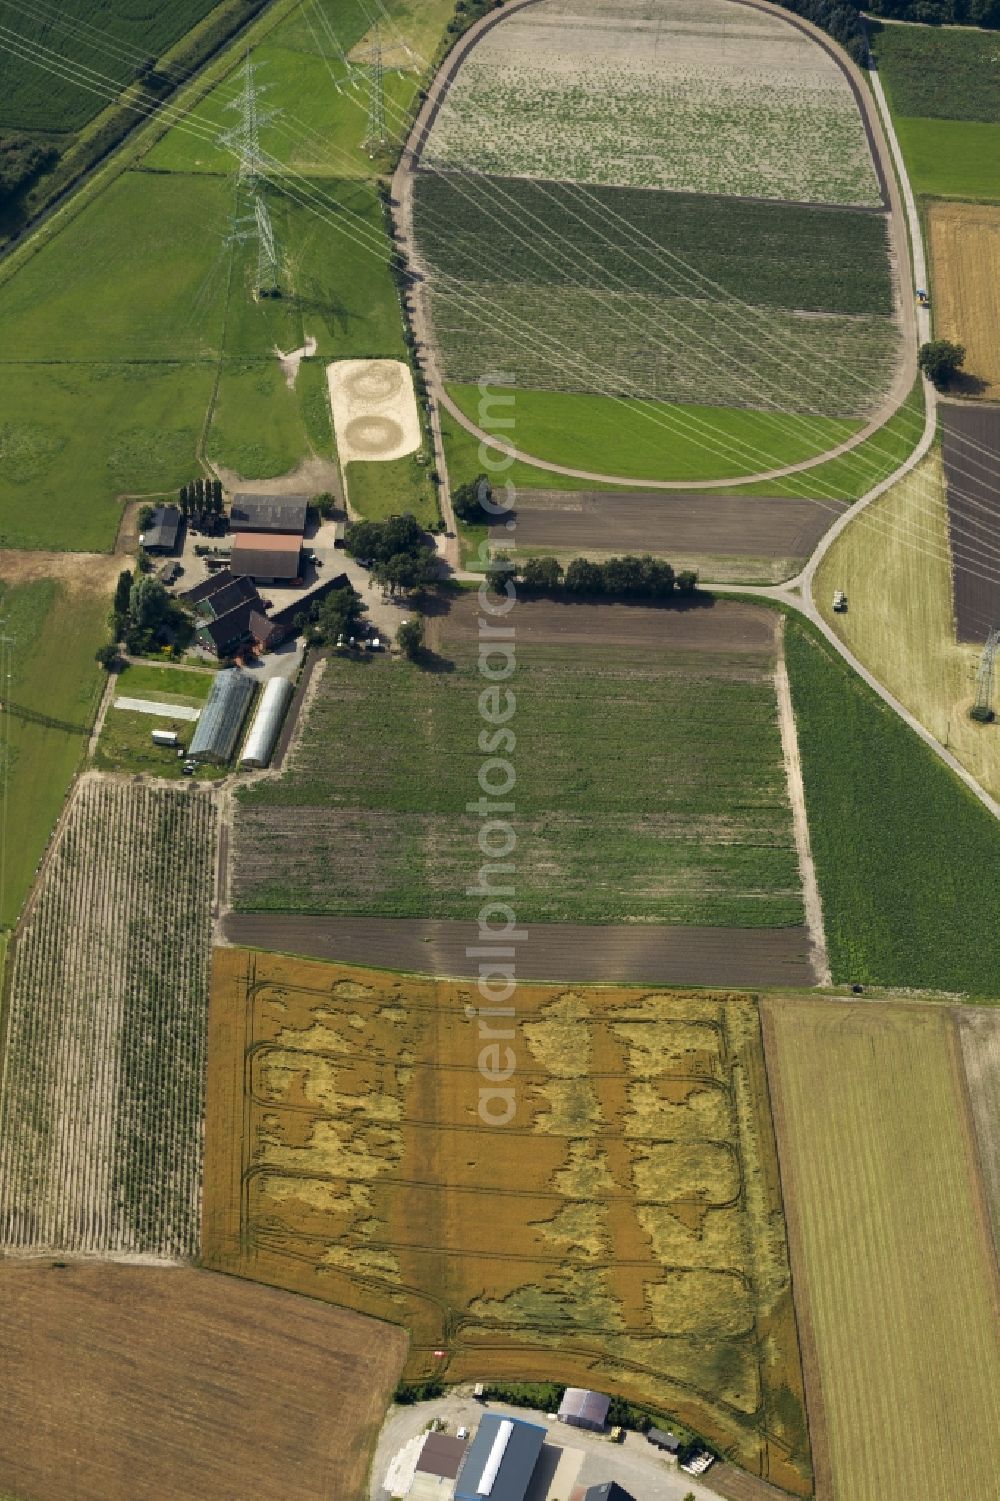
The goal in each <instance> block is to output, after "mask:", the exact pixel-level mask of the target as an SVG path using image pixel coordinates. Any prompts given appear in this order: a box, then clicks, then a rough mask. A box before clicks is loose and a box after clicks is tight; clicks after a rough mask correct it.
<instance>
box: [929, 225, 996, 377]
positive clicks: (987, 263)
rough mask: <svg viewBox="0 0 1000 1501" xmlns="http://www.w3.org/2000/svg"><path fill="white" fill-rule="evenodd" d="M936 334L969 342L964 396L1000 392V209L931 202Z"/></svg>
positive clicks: (930, 226)
mask: <svg viewBox="0 0 1000 1501" xmlns="http://www.w3.org/2000/svg"><path fill="white" fill-rule="evenodd" d="M927 224H928V228H929V230H930V250H931V268H932V273H933V278H934V280H933V292H934V334H935V337H936V338H942V339H954V340H955V341H956V343H958V344H964V346H965V368H964V376H963V381H962V386H963V395H968V396H985V397H987V398H989V399H990V400H993V401H995V400H996V399H997V397H998V396H1000V207H997V206H996V205H993V206H990V205H988V204H984V203H945V202H932V203H929V204H928V205H927Z"/></svg>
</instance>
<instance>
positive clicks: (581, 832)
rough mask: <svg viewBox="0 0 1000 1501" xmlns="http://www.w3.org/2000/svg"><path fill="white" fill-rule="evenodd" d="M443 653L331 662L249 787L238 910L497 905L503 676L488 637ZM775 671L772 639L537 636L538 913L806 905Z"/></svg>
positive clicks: (527, 879) (714, 916) (533, 763)
mask: <svg viewBox="0 0 1000 1501" xmlns="http://www.w3.org/2000/svg"><path fill="white" fill-rule="evenodd" d="M442 651H443V652H444V653H445V654H446V658H447V661H448V662H450V663H451V664H452V666H451V668H449V670H443V671H426V670H423V669H421V668H418V667H415V666H412V665H411V664H409V663H407V662H405V661H403V660H401V659H397V660H380V661H378V662H372V663H370V664H369V665H367V666H366V665H363V664H358V663H354V662H344V661H341V660H338V659H336V658H334V659H331V660H330V661H329V662H328V663H327V666H326V669H325V671H324V675H323V678H322V679H321V683H320V687H319V691H318V695H317V698H316V700H315V702H314V705H313V708H312V710H311V712H310V716H309V720H308V722H307V724H306V726H305V730H304V735H303V739H302V742H301V744H300V747H299V749H298V751H297V752H296V755H295V758H294V761H293V764H292V767H291V769H290V770H289V771H288V772H287V773H286V774H285V775H283V776H282V777H281V778H280V779H278V780H269V781H267V782H266V783H265V782H261V783H258V784H256V785H255V786H253V787H251V788H247V789H246V790H245V791H243V792H242V793H241V794H240V802H239V807H240V813H239V819H238V835H237V844H238V850H239V855H238V858H237V861H236V866H237V870H238V872H239V873H238V876H237V890H236V893H235V902H236V905H238V906H240V907H243V908H265V909H273V910H290V911H316V912H372V913H382V914H385V915H389V916H412V917H416V916H435V917H442V918H443V917H449V918H460V917H472V916H474V915H475V913H476V911H477V910H478V899H477V898H475V897H474V896H470V895H468V894H467V893H466V888H467V887H468V886H470V885H474V883H475V871H476V869H477V868H478V865H479V863H480V860H481V856H480V854H479V850H478V846H477V844H476V837H475V820H474V819H473V818H472V817H470V815H469V814H468V813H467V812H466V803H467V802H468V801H469V800H470V798H472V796H473V792H474V789H475V788H476V787H477V785H478V784H477V781H476V775H477V769H478V765H479V761H480V760H481V756H480V754H479V752H478V751H477V745H476V732H475V726H474V722H473V720H472V719H470V714H472V715H473V716H474V714H475V701H476V695H477V693H478V691H479V689H478V685H479V683H480V681H481V680H480V679H479V676H478V668H477V661H476V659H475V658H474V657H473V656H472V655H471V653H470V650H469V648H468V646H467V645H466V646H465V647H462V648H459V647H458V646H450V645H448V644H445V645H444V646H443V647H442ZM770 671H771V668H770V663H769V658H768V657H767V655H766V654H764V653H758V654H741V653H735V654H732V655H727V654H723V653H720V652H714V653H713V652H711V651H705V652H702V651H698V652H697V653H688V652H683V651H681V652H678V651H670V650H669V649H668V648H664V647H662V646H661V647H657V648H656V649H649V650H642V649H639V650H637V651H635V652H632V653H630V654H629V656H628V659H627V660H624V659H623V655H622V653H621V651H620V650H616V649H615V648H614V647H608V648H606V649H605V648H602V647H599V646H598V647H594V646H591V647H588V648H587V649H586V650H584V651H581V650H579V649H572V648H566V647H563V648H560V647H557V646H551V647H542V646H540V645H533V646H531V647H528V646H523V647H519V650H518V664H517V677H516V686H517V769H518V782H517V818H516V825H517V831H518V840H519V843H518V850H519V855H518V859H519V862H520V863H519V866H518V886H517V890H518V916H519V918H521V919H522V920H523V921H554V922H558V921H572V922H598V923H600V922H619V921H628V920H634V921H640V922H641V921H657V922H674V923H688V924H690V923H695V924H698V923H705V924H709V925H715V926H729V925H735V926H743V925H746V926H750V927H783V926H788V925H793V924H797V923H799V922H801V920H802V905H801V899H800V894H799V880H798V867H797V860H796V853H795V847H794V841H793V835H792V827H791V819H790V815H789V808H788V802H787V795H786V790H785V778H784V771H783V765H782V759H781V747H780V742H779V734H778V727H777V723H776V706H775V699H774V688H773V681H772V678H771V676H770ZM626 766H627V767H628V775H627V776H623V775H622V768H623V767H626ZM470 789H473V791H470Z"/></svg>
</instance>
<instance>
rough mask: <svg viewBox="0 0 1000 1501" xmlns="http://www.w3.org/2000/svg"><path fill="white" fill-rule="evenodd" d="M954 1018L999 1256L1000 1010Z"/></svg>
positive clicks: (974, 1010) (969, 1008)
mask: <svg viewBox="0 0 1000 1501" xmlns="http://www.w3.org/2000/svg"><path fill="white" fill-rule="evenodd" d="M955 1019H956V1022H957V1024H958V1036H959V1040H960V1041H961V1044H962V1062H963V1065H964V1067H965V1078H966V1084H967V1087H968V1091H969V1104H970V1107H971V1109H972V1118H973V1121H974V1122H975V1127H976V1143H977V1147H978V1156H979V1167H980V1171H981V1172H982V1175H983V1184H984V1186H985V1189H986V1197H987V1202H988V1204H989V1210H990V1221H991V1224H992V1226H993V1244H994V1247H995V1249H996V1253H997V1257H998V1258H1000V1010H998V1009H996V1008H993V1007H991V1008H989V1009H985V1008H983V1009H980V1008H978V1007H977V1008H973V1007H972V1006H963V1007H962V1009H961V1010H958V1011H956V1012H955Z"/></svg>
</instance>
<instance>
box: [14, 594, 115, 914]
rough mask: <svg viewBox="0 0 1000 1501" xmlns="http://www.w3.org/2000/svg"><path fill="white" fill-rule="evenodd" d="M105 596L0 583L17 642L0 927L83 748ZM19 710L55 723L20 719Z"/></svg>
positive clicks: (23, 892)
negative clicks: (5, 856)
mask: <svg viewBox="0 0 1000 1501" xmlns="http://www.w3.org/2000/svg"><path fill="white" fill-rule="evenodd" d="M109 603H110V601H109V598H108V596H107V595H106V594H104V593H102V592H100V591H99V590H91V589H74V590H73V592H72V594H71V593H69V592H68V591H67V590H66V589H65V588H63V587H62V586H61V585H59V584H56V583H53V582H39V583H28V584H7V583H3V582H2V581H0V610H2V612H3V616H4V620H5V631H6V633H7V634H8V635H10V636H12V637H13V638H14V641H15V649H14V653H13V679H12V682H11V684H10V688H9V691H6V690H5V695H4V696H5V697H6V698H9V701H10V703H11V704H12V705H14V706H16V707H14V709H13V710H12V712H11V714H10V716H9V718H8V720H7V728H8V733H9V736H10V762H9V771H8V776H9V781H8V797H7V829H6V834H7V840H6V844H7V858H6V869H5V872H4V883H3V890H2V892H0V924H2V925H3V926H7V927H9V926H10V925H11V924H12V923H13V922H14V920H15V919H16V917H17V914H18V912H19V911H20V909H21V905H22V903H23V901H24V899H25V897H26V896H27V894H28V891H29V888H30V886H31V883H32V880H33V879H34V874H35V866H36V865H37V863H38V861H39V860H40V859H41V856H42V854H43V852H44V850H45V846H46V843H47V841H48V837H49V833H50V832H51V829H52V827H53V825H54V823H55V821H56V819H57V817H58V816H59V810H60V808H61V806H62V802H63V798H64V797H65V795H66V792H67V789H68V787H69V785H70V782H71V780H72V778H73V775H74V773H75V772H76V770H77V767H78V766H79V765H80V762H81V761H82V759H83V756H84V753H85V750H86V738H87V735H88V734H89V732H90V727H91V724H92V722H93V718H94V714H95V712H96V709H97V704H98V701H99V699H100V694H101V690H102V688H103V681H104V674H103V673H102V671H101V669H100V668H99V667H98V666H97V663H96V662H95V661H94V652H95V651H96V649H97V647H98V646H99V645H100V643H101V642H102V641H103V640H105V639H106V637H107V613H108V608H109ZM19 709H25V710H28V711H30V712H33V713H36V714H40V715H44V716H45V717H46V718H48V719H50V720H55V721H58V724H39V723H35V722H32V721H31V720H29V719H25V718H22V717H21V715H20V714H19V713H18V710H19Z"/></svg>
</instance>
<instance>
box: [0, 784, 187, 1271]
mask: <svg viewBox="0 0 1000 1501" xmlns="http://www.w3.org/2000/svg"><path fill="white" fill-rule="evenodd" d="M214 850H215V808H214V803H213V801H212V799H211V796H210V795H209V794H207V793H204V792H201V791H195V790H194V789H184V790H177V791H174V790H171V789H165V788H154V787H149V786H145V785H142V784H135V783H124V782H109V781H105V780H101V779H96V778H88V779H86V780H85V781H83V782H82V783H81V785H80V786H79V788H78V790H77V792H76V795H75V799H74V803H73V806H72V809H71V811H70V814H69V817H68V819H67V822H66V825H65V827H64V829H63V831H62V833H61V835H60V838H59V840H58V843H57V844H56V845H55V847H54V849H53V852H52V855H51V858H50V861H49V864H48V866H47V868H46V870H45V872H44V874H43V876H42V879H41V886H40V888H39V890H38V893H37V896H36V899H35V902H34V905H33V907H32V908H31V910H30V913H29V915H28V917H27V920H26V922H25V924H24V928H23V931H22V932H21V934H20V936H19V937H18V939H17V942H16V948H15V953H14V959H13V970H12V976H11V984H10V1013H9V1021H8V1035H7V1047H6V1054H5V1059H4V1075H3V1087H2V1092H0V1205H2V1209H0V1245H3V1246H4V1247H6V1248H8V1249H29V1248H30V1249H51V1250H67V1251H104V1252H110V1251H116V1252H130V1253H147V1254H158V1255H191V1254H193V1253H194V1252H195V1250H196V1249H197V1241H198V1229H199V1201H200V1191H201V1152H202V1111H203V1092H204V1068H205V1039H206V1027H207V986H208V960H209V943H210V909H211V896H212V885H213V876H214Z"/></svg>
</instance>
